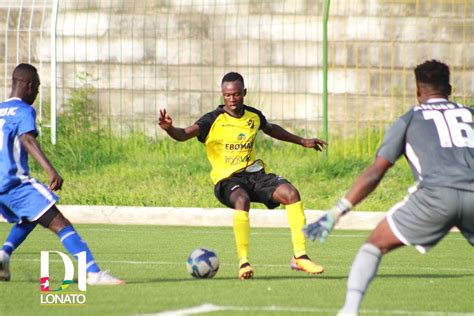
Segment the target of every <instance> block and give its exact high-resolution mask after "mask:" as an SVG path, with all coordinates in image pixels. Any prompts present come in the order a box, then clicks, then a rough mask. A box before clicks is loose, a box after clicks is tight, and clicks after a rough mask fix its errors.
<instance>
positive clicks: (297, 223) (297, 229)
mask: <svg viewBox="0 0 474 316" xmlns="http://www.w3.org/2000/svg"><path fill="white" fill-rule="evenodd" d="M286 218H287V220H288V224H289V225H290V229H291V241H292V242H293V251H294V252H295V257H296V258H298V257H300V256H302V255H305V254H306V241H305V238H304V234H303V232H302V231H301V229H302V228H303V226H304V225H305V224H306V216H305V215H304V209H303V202H301V201H299V202H296V203H293V204H289V205H287V206H286Z"/></svg>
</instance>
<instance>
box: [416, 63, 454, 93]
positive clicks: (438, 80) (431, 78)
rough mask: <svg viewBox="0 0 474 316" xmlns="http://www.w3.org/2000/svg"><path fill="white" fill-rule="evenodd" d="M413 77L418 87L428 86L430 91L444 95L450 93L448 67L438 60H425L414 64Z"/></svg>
mask: <svg viewBox="0 0 474 316" xmlns="http://www.w3.org/2000/svg"><path fill="white" fill-rule="evenodd" d="M415 78H416V83H417V86H418V87H419V88H420V87H422V88H429V89H431V90H432V93H438V94H441V95H444V96H446V97H447V96H449V95H450V94H451V85H450V84H449V67H448V65H446V64H444V63H442V62H440V61H437V60H427V61H425V62H424V63H422V64H420V65H418V66H416V68H415Z"/></svg>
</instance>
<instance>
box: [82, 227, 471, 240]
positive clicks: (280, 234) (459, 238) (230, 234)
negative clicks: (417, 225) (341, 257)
mask: <svg viewBox="0 0 474 316" xmlns="http://www.w3.org/2000/svg"><path fill="white" fill-rule="evenodd" d="M183 227H184V226H183ZM187 227H189V226H187ZM158 229H159V228H158ZM279 229H285V228H282V227H279ZM78 230H79V231H100V232H118V233H141V234H143V230H127V229H110V228H103V229H102V228H79V229H78ZM370 231H371V230H370V229H368V230H366V231H365V232H366V233H364V231H361V233H360V234H338V233H337V232H333V233H332V234H331V236H330V238H367V232H370ZM157 233H159V231H157ZM202 233H203V231H198V232H186V234H193V235H202ZM206 235H229V236H233V235H234V233H233V231H232V230H231V227H229V231H228V232H213V231H206ZM250 235H275V236H289V235H290V231H288V232H282V233H260V232H250ZM448 236H449V235H448ZM458 240H465V238H462V237H449V238H448V239H444V241H458Z"/></svg>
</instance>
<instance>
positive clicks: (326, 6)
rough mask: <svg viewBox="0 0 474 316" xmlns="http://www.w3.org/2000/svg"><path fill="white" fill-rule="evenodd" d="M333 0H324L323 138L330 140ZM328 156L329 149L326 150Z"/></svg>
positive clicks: (325, 153)
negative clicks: (330, 49)
mask: <svg viewBox="0 0 474 316" xmlns="http://www.w3.org/2000/svg"><path fill="white" fill-rule="evenodd" d="M330 2H331V0H324V7H323V140H324V141H325V142H327V141H328V17H329V4H330ZM324 155H325V157H327V156H328V151H327V149H326V150H325V151H324Z"/></svg>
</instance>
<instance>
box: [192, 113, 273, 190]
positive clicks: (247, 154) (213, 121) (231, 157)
mask: <svg viewBox="0 0 474 316" xmlns="http://www.w3.org/2000/svg"><path fill="white" fill-rule="evenodd" d="M223 107H224V106H223V105H220V106H219V107H217V109H215V110H214V111H212V112H209V113H207V114H205V115H204V116H202V117H201V118H200V119H199V120H197V121H196V124H197V125H198V126H199V129H200V134H199V136H198V139H199V141H201V142H203V143H204V144H205V146H206V152H207V158H208V159H209V162H210V163H211V165H212V171H211V178H212V181H213V182H214V184H215V183H217V182H219V181H220V180H222V179H224V178H227V177H229V176H230V175H232V174H233V173H235V172H237V171H240V170H243V169H244V168H246V167H247V166H249V165H251V164H253V163H254V162H255V159H256V158H255V157H256V154H255V138H256V136H257V133H258V131H259V130H261V129H263V128H265V126H266V125H267V120H266V119H265V116H264V115H263V114H262V112H260V111H259V110H257V109H255V108H252V107H249V106H246V105H244V111H243V114H242V116H240V117H233V116H231V115H229V114H228V113H226V112H225V111H224V109H223ZM262 164H263V163H262Z"/></svg>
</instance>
